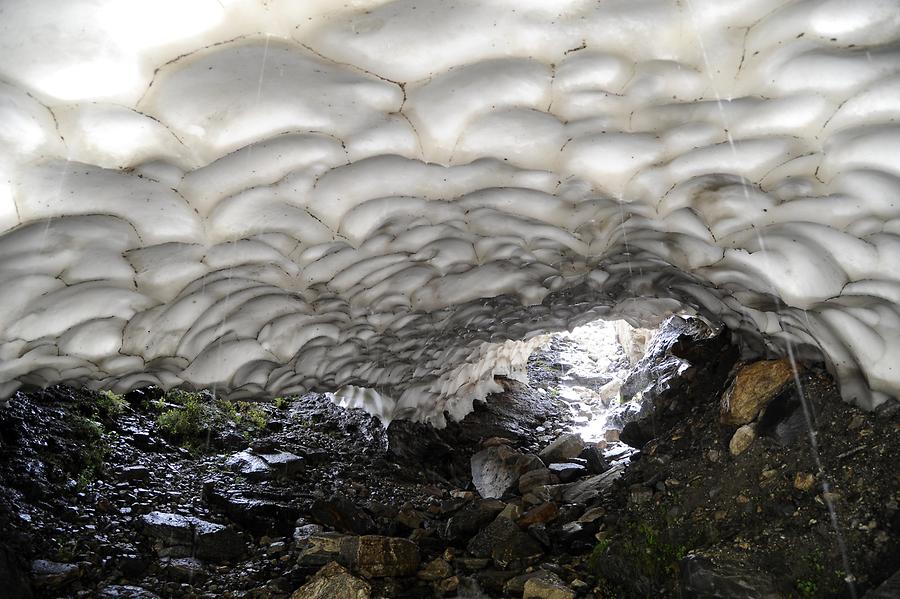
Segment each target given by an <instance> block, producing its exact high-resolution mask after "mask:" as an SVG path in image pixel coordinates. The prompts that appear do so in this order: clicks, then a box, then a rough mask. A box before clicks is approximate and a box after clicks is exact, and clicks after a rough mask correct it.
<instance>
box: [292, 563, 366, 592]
mask: <svg viewBox="0 0 900 599" xmlns="http://www.w3.org/2000/svg"><path fill="white" fill-rule="evenodd" d="M371 592H372V587H371V586H370V585H369V583H367V582H366V581H364V580H360V579H359V578H356V577H355V576H353V575H352V574H351V573H350V571H349V570H347V568H345V567H344V566H342V565H340V564H338V563H337V562H330V563H328V564H326V565H325V566H323V567H322V569H321V570H319V571H318V572H316V575H315V576H313V577H312V579H311V580H310V581H309V582H307V583H306V584H305V585H303V586H302V587H300V588H299V589H297V590H296V591H294V594H293V595H291V599H369V597H370V596H371Z"/></svg>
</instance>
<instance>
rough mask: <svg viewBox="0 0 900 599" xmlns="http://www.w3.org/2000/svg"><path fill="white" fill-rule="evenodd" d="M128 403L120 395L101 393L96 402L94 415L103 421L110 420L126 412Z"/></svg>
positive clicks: (107, 392)
mask: <svg viewBox="0 0 900 599" xmlns="http://www.w3.org/2000/svg"><path fill="white" fill-rule="evenodd" d="M127 405H128V402H127V401H125V398H123V397H122V396H121V395H119V394H118V393H113V392H112V391H101V392H100V393H99V394H98V395H97V398H96V399H95V400H94V414H95V415H96V416H97V417H99V418H102V419H110V418H112V417H114V416H118V415H120V414H121V413H122V412H123V411H125V407H126V406H127Z"/></svg>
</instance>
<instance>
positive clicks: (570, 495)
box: [562, 465, 624, 505]
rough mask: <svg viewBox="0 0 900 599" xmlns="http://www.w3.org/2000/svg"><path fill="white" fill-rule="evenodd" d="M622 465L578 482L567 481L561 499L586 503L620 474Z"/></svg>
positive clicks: (622, 469) (610, 484)
mask: <svg viewBox="0 0 900 599" xmlns="http://www.w3.org/2000/svg"><path fill="white" fill-rule="evenodd" d="M623 471H624V466H622V465H618V466H614V467H612V468H610V469H609V470H607V471H606V472H604V473H603V474H597V475H595V476H588V477H585V478H582V479H581V480H579V481H578V482H574V483H569V485H567V486H566V487H565V488H564V490H563V491H562V499H563V500H564V501H566V502H567V503H579V504H582V505H587V504H588V503H590V502H591V501H592V500H594V499H595V498H596V497H597V496H599V495H600V493H602V492H603V491H605V490H606V489H609V488H610V486H612V484H613V482H615V481H616V480H617V479H618V478H619V477H621V476H622V472H623Z"/></svg>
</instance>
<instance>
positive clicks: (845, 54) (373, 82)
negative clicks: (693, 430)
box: [0, 0, 900, 425]
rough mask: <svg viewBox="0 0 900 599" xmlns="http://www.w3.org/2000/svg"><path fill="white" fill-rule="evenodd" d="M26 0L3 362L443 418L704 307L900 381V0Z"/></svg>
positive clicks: (0, 345)
mask: <svg viewBox="0 0 900 599" xmlns="http://www.w3.org/2000/svg"><path fill="white" fill-rule="evenodd" d="M3 11H4V14H3V19H2V20H0V31H2V32H0V80H2V81H0V123H2V127H0V148H2V149H0V230H2V231H3V233H2V236H0V280H2V285H0V305H2V306H3V310H2V312H0V383H2V384H0V394H3V395H9V394H10V393H12V392H13V391H14V390H15V389H17V388H18V387H19V386H20V385H22V384H27V385H48V384H51V383H55V382H59V381H69V382H76V383H80V384H85V385H88V386H93V387H105V388H112V389H115V390H118V391H123V390H126V389H129V388H132V387H135V386H138V385H143V384H148V383H152V384H157V385H162V386H163V387H167V388H168V387H172V386H187V387H211V388H214V389H215V390H216V391H217V392H220V393H230V394H233V395H238V396H260V395H280V394H288V393H300V392H303V391H306V390H310V389H316V390H340V392H339V393H338V401H340V402H342V403H343V404H345V405H350V406H362V407H365V408H366V409H368V410H369V411H370V412H372V413H376V414H378V415H379V416H380V417H381V418H382V419H383V420H384V421H386V422H388V421H390V420H391V419H393V418H398V417H405V418H414V419H418V420H425V421H430V422H432V423H434V424H437V425H441V424H442V423H443V422H444V421H445V417H446V415H449V416H450V417H452V418H456V419H458V418H460V417H462V416H463V415H465V414H466V413H467V412H468V411H470V410H471V408H472V401H473V400H474V399H478V398H481V397H483V396H484V395H485V394H486V393H487V392H489V391H491V390H493V389H494V388H495V385H494V382H493V377H494V375H496V374H506V375H509V376H521V374H522V366H523V363H524V360H525V359H526V358H527V355H528V352H529V351H530V349H531V347H532V346H533V345H535V344H536V343H537V342H538V341H539V335H540V334H542V333H545V332H549V331H557V330H561V329H565V328H569V327H572V326H575V325H577V324H580V323H583V322H586V321H588V320H592V319H595V318H599V317H602V318H626V319H628V320H630V321H631V322H632V323H634V324H652V322H654V321H659V320H660V319H661V318H662V317H663V316H665V315H667V314H669V313H672V312H676V311H682V312H693V313H697V314H700V315H703V316H704V317H706V318H708V319H709V320H711V321H717V322H722V323H724V324H725V325H727V326H728V327H729V328H730V329H732V330H733V331H734V332H735V333H736V334H737V335H738V336H739V337H740V338H741V340H742V341H743V342H744V344H745V346H746V348H747V350H748V352H756V353H770V354H783V353H784V352H786V351H787V350H788V345H789V344H791V345H792V348H793V351H795V352H799V353H801V354H818V353H820V354H822V355H824V356H825V357H826V358H827V360H828V362H829V364H830V366H831V368H832V369H833V371H834V372H835V374H836V375H837V376H838V377H839V379H840V382H841V386H842V392H843V395H844V397H845V398H846V399H847V400H849V401H853V402H856V403H858V404H860V405H863V406H865V407H868V408H872V407H874V406H876V405H878V404H879V403H881V402H883V401H885V400H886V399H887V398H888V397H889V396H897V395H898V390H900V311H898V302H900V123H898V121H897V119H898V116H900V5H898V4H897V2H896V1H895V0H856V1H854V2H846V1H844V0H801V1H794V2H785V1H784V0H739V1H733V2H721V1H719V0H682V1H680V2H672V1H670V0H641V1H639V2H636V1H634V0H605V1H601V2H596V1H586V0H561V1H558V2H546V0H514V1H513V0H493V1H484V0H461V1H453V0H444V1H437V0H431V1H428V0H396V1H387V0H371V1H366V0H353V1H350V2H345V3H335V2H331V1H328V0H322V1H314V0H308V1H306V2H292V1H289V0H269V1H262V0H259V1H252V0H221V1H220V0H196V1H195V2H190V3H184V2H180V1H177V0H132V1H130V2H127V3H124V2H117V1H114V0H95V1H87V0H84V1H81V0H72V1H69V2H65V3H60V2H57V1H56V0H31V1H29V2H21V3H7V4H5V5H4V6H3ZM518 340H530V341H529V342H527V343H525V344H521V343H516V341H518Z"/></svg>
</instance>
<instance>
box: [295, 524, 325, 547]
mask: <svg viewBox="0 0 900 599" xmlns="http://www.w3.org/2000/svg"><path fill="white" fill-rule="evenodd" d="M323 530H324V529H323V528H322V526H321V525H319V524H300V525H299V526H297V528H295V529H294V534H293V537H294V541H296V542H298V543H301V542H303V541H306V540H307V539H308V538H309V537H311V536H313V535H317V534H321V533H322V531H323Z"/></svg>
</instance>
